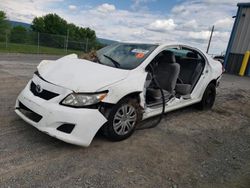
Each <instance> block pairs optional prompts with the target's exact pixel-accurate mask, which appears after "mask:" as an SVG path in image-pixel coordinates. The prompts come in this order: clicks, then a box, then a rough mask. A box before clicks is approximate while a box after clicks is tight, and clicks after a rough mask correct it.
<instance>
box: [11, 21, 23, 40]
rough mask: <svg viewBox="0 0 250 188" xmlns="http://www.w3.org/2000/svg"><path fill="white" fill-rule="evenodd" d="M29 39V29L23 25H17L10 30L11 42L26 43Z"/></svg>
mask: <svg viewBox="0 0 250 188" xmlns="http://www.w3.org/2000/svg"><path fill="white" fill-rule="evenodd" d="M26 40H27V30H26V28H25V27H23V26H20V25H19V26H15V27H13V28H12V29H11V32H10V42H14V43H25V42H26Z"/></svg>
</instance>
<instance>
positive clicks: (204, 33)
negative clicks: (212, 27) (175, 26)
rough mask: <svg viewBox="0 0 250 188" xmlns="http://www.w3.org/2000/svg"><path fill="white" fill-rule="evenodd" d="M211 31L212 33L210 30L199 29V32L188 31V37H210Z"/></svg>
mask: <svg viewBox="0 0 250 188" xmlns="http://www.w3.org/2000/svg"><path fill="white" fill-rule="evenodd" d="M210 33H211V32H210V31H199V32H193V31H190V32H188V37H190V38H192V39H198V40H199V39H200V40H206V39H208V38H209V36H210Z"/></svg>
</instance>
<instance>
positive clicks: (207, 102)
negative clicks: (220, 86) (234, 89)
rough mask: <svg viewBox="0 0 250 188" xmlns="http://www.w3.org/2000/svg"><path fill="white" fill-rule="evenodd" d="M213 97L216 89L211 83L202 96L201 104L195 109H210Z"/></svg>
mask: <svg viewBox="0 0 250 188" xmlns="http://www.w3.org/2000/svg"><path fill="white" fill-rule="evenodd" d="M215 97H216V87H215V85H214V84H213V83H210V84H209V85H208V86H207V88H206V90H205V92H204V94H203V97H202V100H201V102H200V103H198V104H197V108H198V109H200V110H208V109H211V108H212V107H213V105H214V101H215Z"/></svg>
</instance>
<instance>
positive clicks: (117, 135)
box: [103, 98, 142, 141]
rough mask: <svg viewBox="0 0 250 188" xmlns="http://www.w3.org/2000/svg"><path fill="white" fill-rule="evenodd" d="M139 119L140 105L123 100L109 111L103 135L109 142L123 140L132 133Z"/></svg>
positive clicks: (126, 99)
mask: <svg viewBox="0 0 250 188" xmlns="http://www.w3.org/2000/svg"><path fill="white" fill-rule="evenodd" d="M124 112H126V114H124ZM141 117H142V115H141V110H140V105H139V104H138V102H137V100H135V99H129V98H125V99H123V100H121V101H120V102H119V103H117V104H116V105H115V106H114V107H113V109H112V110H111V112H110V114H109V117H108V122H107V123H106V124H105V125H104V128H103V133H104V135H105V136H106V137H107V138H108V139H109V140H112V141H121V140H124V139H126V138H128V137H130V136H131V135H132V134H133V133H134V131H135V128H136V125H137V124H138V122H139V121H140V120H141Z"/></svg>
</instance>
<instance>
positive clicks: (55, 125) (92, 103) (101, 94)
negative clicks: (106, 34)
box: [15, 43, 222, 146]
mask: <svg viewBox="0 0 250 188" xmlns="http://www.w3.org/2000/svg"><path fill="white" fill-rule="evenodd" d="M221 75H222V65H221V64H220V63H218V62H217V61H215V60H213V59H212V58H211V57H210V56H208V55H207V54H206V53H204V52H202V51H201V50H199V49H196V48H193V47H189V46H186V45H167V44H163V45H158V44H136V43H117V44H113V45H111V46H108V47H105V48H103V49H101V50H99V51H98V52H97V55H96V58H95V60H93V61H88V60H84V59H79V58H78V57H77V55H75V54H72V55H68V56H65V57H63V58H61V59H58V60H56V61H47V60H44V61H42V62H41V63H40V64H39V65H38V67H37V71H36V72H35V73H34V76H33V78H32V79H31V80H30V81H29V83H28V84H27V86H26V87H25V88H24V90H23V91H22V92H21V93H20V95H19V96H18V98H17V100H16V105H15V112H16V113H17V115H19V116H20V117H21V118H22V119H23V120H24V121H26V122H27V123H29V124H31V125H33V126H34V127H36V128H37V129H39V130H40V131H42V132H45V133H46V134H49V135H51V136H53V137H56V138H58V139H60V140H63V141H65V142H68V143H71V144H76V145H80V146H89V145H90V143H91V141H92V140H93V138H94V136H95V134H96V133H97V131H98V130H99V129H101V130H102V131H103V133H104V135H106V136H107V138H109V139H111V140H113V141H119V140H123V139H126V138H128V137H129V136H131V135H132V133H133V132H134V131H135V129H136V128H137V125H138V122H140V121H142V120H144V119H147V118H149V117H153V116H156V115H159V114H161V113H162V108H163V106H166V107H165V108H164V112H169V111H172V110H176V109H179V108H183V107H185V106H189V105H192V104H195V103H197V106H198V107H199V108H200V109H210V108H211V107H212V106H213V104H214V101H215V96H216V86H218V84H219V80H220V78H221ZM162 101H163V102H162ZM164 101H165V103H164ZM163 104H165V105H163Z"/></svg>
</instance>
